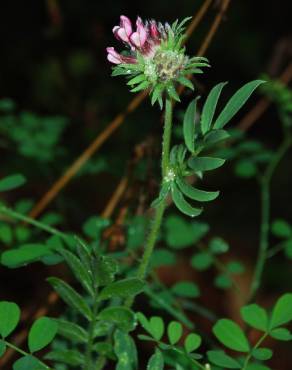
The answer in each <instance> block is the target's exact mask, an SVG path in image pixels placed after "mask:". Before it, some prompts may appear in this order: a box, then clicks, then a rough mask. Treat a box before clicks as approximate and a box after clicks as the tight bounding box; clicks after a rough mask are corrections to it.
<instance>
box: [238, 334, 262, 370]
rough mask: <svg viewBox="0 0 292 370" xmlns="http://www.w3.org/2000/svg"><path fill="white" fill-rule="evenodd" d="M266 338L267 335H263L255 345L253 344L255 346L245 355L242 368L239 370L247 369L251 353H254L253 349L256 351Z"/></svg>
mask: <svg viewBox="0 0 292 370" xmlns="http://www.w3.org/2000/svg"><path fill="white" fill-rule="evenodd" d="M267 336H268V333H264V334H263V335H262V336H261V337H260V339H259V340H258V341H257V343H256V344H255V346H254V347H253V348H252V349H251V350H250V352H249V354H248V355H247V357H246V359H245V361H244V364H243V367H242V369H241V370H246V369H247V365H248V363H249V361H250V359H251V358H252V351H254V350H255V349H257V348H258V347H259V346H260V345H261V344H262V342H263V341H264V340H265V339H266V337H267Z"/></svg>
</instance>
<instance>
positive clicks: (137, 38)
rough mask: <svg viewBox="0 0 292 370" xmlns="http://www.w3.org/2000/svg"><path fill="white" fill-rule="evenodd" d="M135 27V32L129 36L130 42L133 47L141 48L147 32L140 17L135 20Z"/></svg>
mask: <svg viewBox="0 0 292 370" xmlns="http://www.w3.org/2000/svg"><path fill="white" fill-rule="evenodd" d="M136 26H137V31H136V32H134V33H132V35H131V36H130V41H131V43H132V44H133V45H134V46H135V47H137V48H143V46H144V44H145V42H146V40H147V36H148V30H147V27H146V26H144V24H143V22H142V19H141V18H140V17H138V18H137V22H136Z"/></svg>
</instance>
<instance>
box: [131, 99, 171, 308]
mask: <svg viewBox="0 0 292 370" xmlns="http://www.w3.org/2000/svg"><path fill="white" fill-rule="evenodd" d="M171 129H172V101H171V99H169V98H166V101H165V116H164V131H163V141H162V159H161V173H162V181H163V178H164V177H165V176H166V174H167V171H168V168H169V152H170V142H171ZM165 207H166V202H165V200H164V201H162V202H161V203H160V204H159V206H158V207H157V208H156V209H155V215H154V219H153V221H152V224H151V229H150V232H149V235H148V239H147V241H146V245H145V249H144V254H143V256H142V259H141V262H140V265H139V268H138V272H137V278H139V279H142V280H143V279H145V277H146V275H147V270H148V267H149V262H150V259H151V256H152V253H153V249H154V246H155V243H156V240H157V236H158V233H159V230H160V226H161V223H162V219H163V214H164V211H165ZM132 304H133V299H132V298H130V299H128V300H127V301H126V306H128V307H130V306H132Z"/></svg>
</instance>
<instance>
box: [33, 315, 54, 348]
mask: <svg viewBox="0 0 292 370" xmlns="http://www.w3.org/2000/svg"><path fill="white" fill-rule="evenodd" d="M57 331H58V324H57V322H56V321H54V320H52V319H50V318H48V317H41V318H39V319H38V320H36V321H35V322H34V323H33V325H32V327H31V329H30V331H29V333H28V348H29V350H30V352H31V353H33V352H36V351H39V350H41V349H43V348H44V347H46V346H47V345H48V344H50V343H51V342H52V340H53V339H54V337H55V335H56V334H57Z"/></svg>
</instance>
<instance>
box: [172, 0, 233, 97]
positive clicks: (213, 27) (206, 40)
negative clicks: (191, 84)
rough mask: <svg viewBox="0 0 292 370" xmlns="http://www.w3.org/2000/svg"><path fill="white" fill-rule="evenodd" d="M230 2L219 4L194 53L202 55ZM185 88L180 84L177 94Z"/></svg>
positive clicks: (223, 1)
mask: <svg viewBox="0 0 292 370" xmlns="http://www.w3.org/2000/svg"><path fill="white" fill-rule="evenodd" d="M229 4H230V0H222V4H221V7H220V10H219V12H218V14H217V15H216V17H215V19H214V21H213V23H212V25H211V27H210V29H209V32H208V33H207V35H206V37H205V38H204V41H203V43H202V44H201V46H200V48H199V50H198V52H197V54H196V55H199V56H203V55H204V54H205V53H206V51H207V49H208V48H209V46H210V44H211V42H212V40H213V38H214V36H215V34H216V32H217V30H218V28H219V26H220V24H221V22H222V19H223V17H224V15H225V13H226V11H227V9H228V6H229ZM189 78H190V79H191V78H192V76H189ZM184 90H185V86H184V85H180V86H179V88H178V94H179V95H181V94H182V92H183V91H184Z"/></svg>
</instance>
